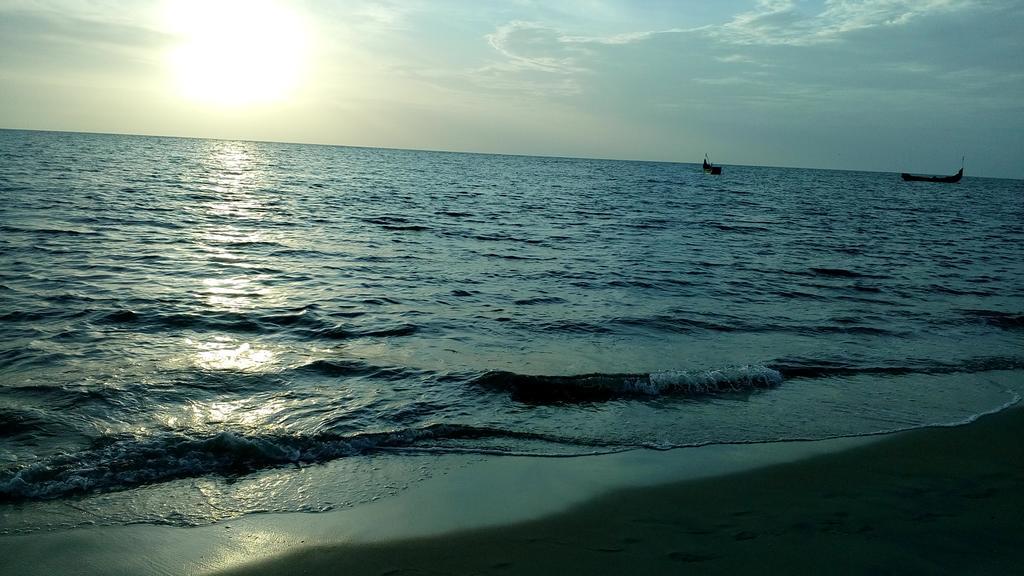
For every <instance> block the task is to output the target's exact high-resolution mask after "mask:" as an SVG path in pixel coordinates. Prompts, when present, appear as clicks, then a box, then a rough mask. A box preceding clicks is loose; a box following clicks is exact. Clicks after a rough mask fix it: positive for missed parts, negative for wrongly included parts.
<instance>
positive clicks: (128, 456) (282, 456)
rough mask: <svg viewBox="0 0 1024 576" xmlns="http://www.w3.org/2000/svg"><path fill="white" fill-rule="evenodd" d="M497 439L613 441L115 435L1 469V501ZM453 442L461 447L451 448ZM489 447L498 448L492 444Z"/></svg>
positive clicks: (491, 431)
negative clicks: (69, 450) (77, 447)
mask: <svg viewBox="0 0 1024 576" xmlns="http://www.w3.org/2000/svg"><path fill="white" fill-rule="evenodd" d="M494 438H497V439H507V440H518V441H524V440H525V441H539V442H549V443H557V444H572V445H576V446H601V447H607V446H609V445H607V444H597V443H591V442H587V441H585V440H577V439H573V438H563V437H558V436H553V435H546V434H541V433H531V432H516V431H510V430H503V429H500V428H489V427H481V426H468V425H459V424H433V425H428V426H424V427H420V428H404V429H397V430H390V431H385V432H372V433H362V434H353V435H348V436H342V435H337V434H329V433H326V434H315V435H297V434H286V433H282V434H244V433H240V432H235V431H223V432H219V433H217V434H212V435H207V436H194V435H187V434H166V435H161V436H156V437H148V438H139V437H134V436H123V435H122V436H111V437H105V438H103V439H101V440H100V441H97V442H95V443H94V444H93V446H92V447H91V448H89V449H87V450H83V451H79V452H75V453H72V454H61V455H58V456H55V457H52V458H49V459H45V460H42V461H39V462H36V463H33V464H30V465H27V466H21V467H17V468H14V469H7V470H3V471H0V502H3V501H7V502H15V501H24V500H49V499H54V498H62V497H67V496H75V495H84V494H94V493H102V492H115V491H120V490H127V489H130V488H135V487H138V486H143V485H149V484H157V483H162V482H169V481H172V480H179V479H183V478H195V477H200V476H206V475H211V474H213V475H220V476H225V477H238V476H242V475H246V474H250V473H253V472H257V471H260V470H265V469H270V468H279V467H282V466H303V465H313V464H320V463H324V462H328V461H331V460H335V459H338V458H345V457H351V456H358V455H364V454H372V453H374V452H379V451H389V450H396V449H397V450H412V451H429V452H438V451H440V452H445V451H450V452H464V451H466V450H465V449H460V448H459V447H458V446H457V444H458V442H459V441H463V440H482V439H494ZM453 443H454V444H456V445H455V446H452V444H453ZM618 449H619V450H621V449H623V447H619V448H618ZM471 451H472V450H471ZM482 451H483V452H487V453H495V452H496V451H495V450H493V449H491V450H482ZM606 451H608V450H606ZM612 451H614V449H613V450H612ZM498 452H502V451H500V450H499V451H498ZM505 452H507V451H505ZM508 453H512V452H508ZM589 453H593V451H591V452H589Z"/></svg>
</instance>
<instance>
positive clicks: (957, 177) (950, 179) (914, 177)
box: [900, 168, 964, 184]
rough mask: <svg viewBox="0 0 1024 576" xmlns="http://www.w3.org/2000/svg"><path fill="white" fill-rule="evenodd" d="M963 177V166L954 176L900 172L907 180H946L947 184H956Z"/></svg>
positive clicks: (901, 176)
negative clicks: (918, 174)
mask: <svg viewBox="0 0 1024 576" xmlns="http://www.w3.org/2000/svg"><path fill="white" fill-rule="evenodd" d="M963 177H964V169H963V168H961V169H960V170H957V173H956V174H953V175H952V176H917V175H914V174H907V173H906V172H904V173H902V174H900V178H903V179H904V180H906V181H907V182H945V183H946V184H955V183H957V182H959V181H960V179H961V178H963Z"/></svg>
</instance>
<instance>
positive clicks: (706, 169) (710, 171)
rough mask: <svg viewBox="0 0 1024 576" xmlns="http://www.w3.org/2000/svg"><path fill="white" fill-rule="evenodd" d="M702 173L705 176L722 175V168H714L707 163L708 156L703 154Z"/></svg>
mask: <svg viewBox="0 0 1024 576" xmlns="http://www.w3.org/2000/svg"><path fill="white" fill-rule="evenodd" d="M704 173H705V174H715V175H718V174H721V173H722V167H721V166H715V165H714V164H712V163H711V162H708V155H707V154H704Z"/></svg>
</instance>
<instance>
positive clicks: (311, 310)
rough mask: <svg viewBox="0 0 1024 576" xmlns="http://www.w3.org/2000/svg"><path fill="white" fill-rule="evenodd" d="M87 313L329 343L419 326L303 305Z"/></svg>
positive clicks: (95, 317)
mask: <svg viewBox="0 0 1024 576" xmlns="http://www.w3.org/2000/svg"><path fill="white" fill-rule="evenodd" d="M88 314H89V316H90V317H91V318H92V322H93V323H95V324H115V325H116V324H135V325H139V326H146V327H151V328H155V329H179V328H187V329H196V330H215V331H226V332H241V333H273V332H278V331H281V330H289V331H292V332H293V333H295V334H296V335H299V336H303V337H310V338H323V339H328V340H343V339H349V338H382V337H389V336H410V335H412V334H415V333H417V332H418V331H419V330H420V327H419V326H417V325H415V324H410V323H401V324H397V325H394V326H388V325H384V326H380V325H377V326H373V325H371V326H355V325H352V326H350V325H342V324H337V323H335V322H333V321H331V320H330V319H329V318H327V317H325V315H323V314H319V313H317V312H315V306H306V307H303V308H297V309H291V310H286V311H283V312H280V313H274V314H249V313H245V312H217V313H210V312H206V313H196V312H148V311H135V310H131V309H127V308H125V309H117V310H107V311H90V312H89V313H88ZM364 314H365V312H361V311H357V312H339V313H333V314H331V316H341V317H345V318H355V317H358V316H362V315H364ZM33 316H34V315H32V314H27V313H21V314H20V315H19V316H18V319H19V320H24V319H25V318H32V317H33Z"/></svg>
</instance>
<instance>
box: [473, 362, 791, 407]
mask: <svg viewBox="0 0 1024 576" xmlns="http://www.w3.org/2000/svg"><path fill="white" fill-rule="evenodd" d="M782 380H783V377H782V374H781V373H780V372H779V371H778V370H775V369H773V368H769V367H766V366H740V367H733V368H725V369H721V370H694V371H689V370H669V371H663V372H651V373H649V374H581V375H575V376H534V375H526V374H516V373H514V372H504V371H493V372H487V373H485V374H483V375H482V376H479V377H477V378H476V379H474V380H473V381H472V383H473V384H475V385H477V386H482V387H484V388H491V389H499V390H505V391H508V392H509V394H510V395H511V397H512V399H513V400H516V401H519V402H525V403H531V404H549V403H577V402H601V401H607V400H613V399H617V398H628V397H651V396H662V395H679V396H701V395H709V394H721V393H725V392H748V391H752V390H757V389H761V388H772V387H775V386H778V385H780V384H782Z"/></svg>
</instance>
